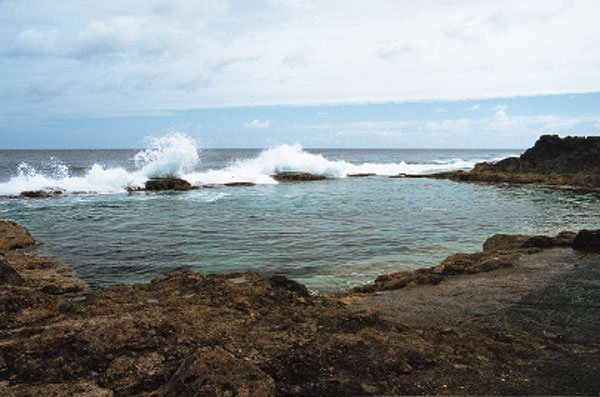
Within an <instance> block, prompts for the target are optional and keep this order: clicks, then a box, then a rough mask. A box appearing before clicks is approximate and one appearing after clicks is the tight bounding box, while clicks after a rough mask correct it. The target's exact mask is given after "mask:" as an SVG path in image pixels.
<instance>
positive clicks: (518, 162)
mask: <svg viewBox="0 0 600 397" xmlns="http://www.w3.org/2000/svg"><path fill="white" fill-rule="evenodd" d="M427 177H431V178H437V179H450V180H455V181H464V182H488V183H516V184H523V183H526V184H529V183H532V184H538V185H549V186H572V187H580V188H590V189H598V188H600V137H592V136H590V137H566V138H560V137H559V136H558V135H543V136H541V137H540V139H539V140H538V141H537V142H536V143H535V145H534V146H533V147H532V148H530V149H528V150H527V151H525V153H523V154H522V155H521V156H519V157H509V158H506V159H504V160H501V161H499V162H497V163H479V164H477V165H476V166H475V168H474V169H473V170H471V171H454V172H443V173H438V174H432V175H427Z"/></svg>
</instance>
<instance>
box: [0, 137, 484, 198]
mask: <svg viewBox="0 0 600 397" xmlns="http://www.w3.org/2000/svg"><path fill="white" fill-rule="evenodd" d="M147 143H148V147H147V148H146V149H145V150H143V151H140V152H139V153H137V154H136V155H135V156H134V158H133V160H134V162H135V164H136V169H135V170H133V171H128V170H126V169H124V168H120V167H117V168H107V167H105V166H103V165H100V164H93V165H92V166H91V167H90V169H89V170H88V171H87V173H86V174H85V175H82V176H73V175H71V174H70V172H69V169H68V167H67V166H66V165H64V164H62V163H61V162H60V160H58V159H55V158H51V159H50V162H49V163H48V164H47V165H45V166H44V171H43V172H40V171H38V170H36V169H35V168H34V167H32V166H31V165H29V164H27V163H21V164H20V165H19V166H18V167H17V174H16V175H15V176H14V177H12V178H10V179H9V180H8V181H7V182H4V183H0V195H15V194H19V193H21V192H23V191H28V190H62V191H64V192H66V193H72V192H88V193H92V192H93V193H116V192H125V191H126V189H127V188H128V187H139V186H142V185H143V184H144V182H145V181H146V180H147V179H148V178H150V177H160V176H178V177H182V178H184V179H186V180H188V181H190V182H191V183H192V184H194V185H201V184H221V183H228V182H253V183H257V184H274V183H277V182H276V181H275V180H274V179H273V178H272V177H271V175H273V174H274V173H276V172H281V171H301V172H309V173H313V174H319V175H326V176H328V177H332V178H344V177H346V176H347V174H356V173H375V174H378V175H397V174H402V173H405V174H425V173H431V172H441V171H449V170H457V169H469V168H472V167H473V166H474V164H475V163H476V161H477V160H463V159H451V160H441V161H432V162H430V163H425V164H412V163H410V164H409V163H406V162H404V161H401V162H398V163H363V164H353V163H350V162H348V161H343V160H337V161H333V160H329V159H327V158H325V157H324V156H323V155H320V154H313V153H308V152H306V151H304V150H303V149H302V147H301V146H300V145H280V146H277V147H273V148H270V149H266V150H264V151H262V152H261V153H260V154H259V155H258V156H257V157H255V158H252V159H245V160H238V161H236V162H234V163H232V164H231V165H229V166H227V167H224V168H222V169H216V170H207V171H195V168H196V167H197V165H198V163H199V161H200V158H199V154H198V153H199V150H198V148H197V146H196V144H195V142H194V141H193V139H191V138H190V137H188V136H186V135H183V134H179V133H176V134H171V135H167V136H163V137H159V138H149V139H148V142H147Z"/></svg>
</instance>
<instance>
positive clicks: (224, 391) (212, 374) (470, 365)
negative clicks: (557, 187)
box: [0, 221, 600, 396]
mask: <svg viewBox="0 0 600 397" xmlns="http://www.w3.org/2000/svg"><path fill="white" fill-rule="evenodd" d="M35 244H36V243H35V240H34V239H33V238H32V236H31V235H30V234H29V232H28V231H27V230H26V229H25V228H23V227H21V226H19V225H17V224H15V223H14V222H7V221H3V222H0V308H1V311H0V394H2V395H7V396H13V395H14V396H21V395H40V394H41V395H57V396H62V395H65V396H66V395H73V394H79V395H88V396H92V395H94V396H111V395H140V396H163V395H165V396H167V395H240V396H263V395H365V394H515V393H517V394H540V393H552V394H557V393H561V394H564V393H568V394H595V393H597V392H598V390H600V381H599V380H598V378H597V376H596V375H597V369H598V368H600V358H599V357H600V355H599V346H598V344H597V340H596V339H595V338H594V337H593V335H597V334H598V332H597V331H598V330H600V318H599V316H598V314H597V313H598V310H599V307H598V302H600V296H599V292H598V290H600V289H599V288H598V287H597V283H598V280H599V279H600V275H599V274H598V272H599V271H600V254H598V253H597V251H598V249H599V247H598V245H599V235H598V232H593V231H591V232H590V231H588V232H580V233H579V234H577V235H576V234H575V233H561V234H559V235H557V236H555V237H546V236H507V235H497V236H494V237H492V238H490V239H488V240H487V241H486V243H485V244H484V247H483V251H482V252H480V253H475V254H457V255H453V256H451V257H449V258H447V259H446V260H445V261H444V262H442V263H441V264H440V265H439V266H436V267H434V268H432V269H425V270H418V271H415V272H402V273H396V274H392V275H388V276H385V277H382V278H380V279H378V280H377V281H376V282H375V283H374V284H373V286H365V287H363V289H362V290H360V291H356V292H354V293H351V294H345V295H342V296H312V295H310V294H309V293H308V291H307V289H306V288H305V287H304V286H303V285H301V284H298V283H296V282H294V281H291V280H289V279H287V278H285V277H281V276H272V277H267V276H261V275H258V274H255V273H243V274H231V275H212V276H201V275H199V274H197V273H194V272H191V271H187V270H181V271H177V272H173V273H169V274H165V275H162V276H159V277H157V278H155V279H154V280H152V281H151V282H150V283H147V284H138V285H118V286H113V287H109V288H105V289H102V290H99V291H94V292H89V291H87V292H82V291H83V290H84V288H85V286H84V285H83V283H82V282H81V281H80V280H78V279H77V278H76V277H75V275H74V274H73V272H72V271H71V270H70V269H68V268H66V267H65V266H64V265H62V264H60V263H58V262H57V261H55V260H53V259H51V258H44V257H40V256H37V255H36V253H35V251H34V250H33V249H34V247H35ZM572 247H575V248H578V249H584V250H583V251H581V250H579V251H576V250H574V249H573V248H572ZM531 269H534V270H535V273H534V274H535V277H534V278H532V279H528V278H527V277H533V276H531V275H530V274H529V273H528V272H531V271H533V270H531ZM490 280H491V281H490ZM494 282H495V283H497V284H498V285H501V287H498V286H497V285H496V284H494ZM461 283H463V284H461ZM464 283H469V284H468V285H469V288H467V289H466V288H465V287H464ZM486 283H487V284H486ZM490 283H491V284H490ZM494 285H496V286H495V287H494ZM399 288H400V289H399ZM494 288H496V289H494ZM498 288H500V289H498ZM419 291H421V292H422V291H427V294H426V296H427V297H429V298H428V299H429V300H428V299H425V298H424V297H423V296H421V297H420V298H419V299H415V298H414V297H415V296H417V295H418V294H419ZM448 291H454V293H455V294H456V293H457V292H456V291H459V292H460V293H463V294H464V293H468V294H467V297H468V299H466V298H465V299H461V298H460V296H453V297H451V298H448V297H446V299H445V300H443V304H441V302H442V301H440V299H442V298H443V297H444V294H445V293H448ZM557 291H558V292H557ZM572 291H575V292H576V293H574V292H572ZM469 294H470V295H469ZM507 294H508V295H507ZM561 294H562V295H561ZM461 296H462V295H461ZM536 296H549V298H547V299H545V300H544V302H545V306H544V305H536V304H535V299H534V298H535V297H536ZM496 297H499V298H498V299H496ZM411 299H413V300H412V301H411ZM406 302H413V304H412V305H411V306H407V305H406ZM419 302H421V303H419ZM423 302H425V303H423ZM461 302H462V303H461ZM506 302H508V303H506ZM532 302H533V303H532ZM419 304H420V306H419ZM411 307H413V308H414V307H418V310H416V309H411ZM523 307H525V308H527V310H529V311H528V312H527V315H526V316H525V315H524V314H523V313H522V312H520V311H519V310H521V311H522V310H523ZM549 311H550V312H551V315H548V313H549ZM465 313H468V314H469V316H467V317H468V318H467V317H465ZM473 313H476V314H477V315H475V316H474V317H473ZM572 313H576V315H577V316H578V317H576V318H573V317H572ZM411 315H412V317H411ZM536 318H540V319H541V320H539V321H538V322H531V321H529V322H528V321H525V320H527V319H536ZM553 318H559V319H568V320H569V322H568V323H566V322H565V323H561V322H558V323H556V322H552V319H553ZM423 319H426V320H427V321H426V322H423ZM575 320H576V321H575ZM545 321H546V322H548V321H550V323H546V322H545ZM581 335H584V336H585V335H588V337H582V336H581ZM589 335H592V336H589Z"/></svg>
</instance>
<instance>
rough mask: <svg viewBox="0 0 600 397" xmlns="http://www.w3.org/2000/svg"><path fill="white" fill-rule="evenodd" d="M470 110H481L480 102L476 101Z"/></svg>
mask: <svg viewBox="0 0 600 397" xmlns="http://www.w3.org/2000/svg"><path fill="white" fill-rule="evenodd" d="M469 110H479V104H478V103H476V104H475V105H473V106H471V107H470V108H469Z"/></svg>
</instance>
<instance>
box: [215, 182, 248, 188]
mask: <svg viewBox="0 0 600 397" xmlns="http://www.w3.org/2000/svg"><path fill="white" fill-rule="evenodd" d="M223 186H227V187H245V186H256V183H253V182H228V183H224V184H223Z"/></svg>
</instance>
